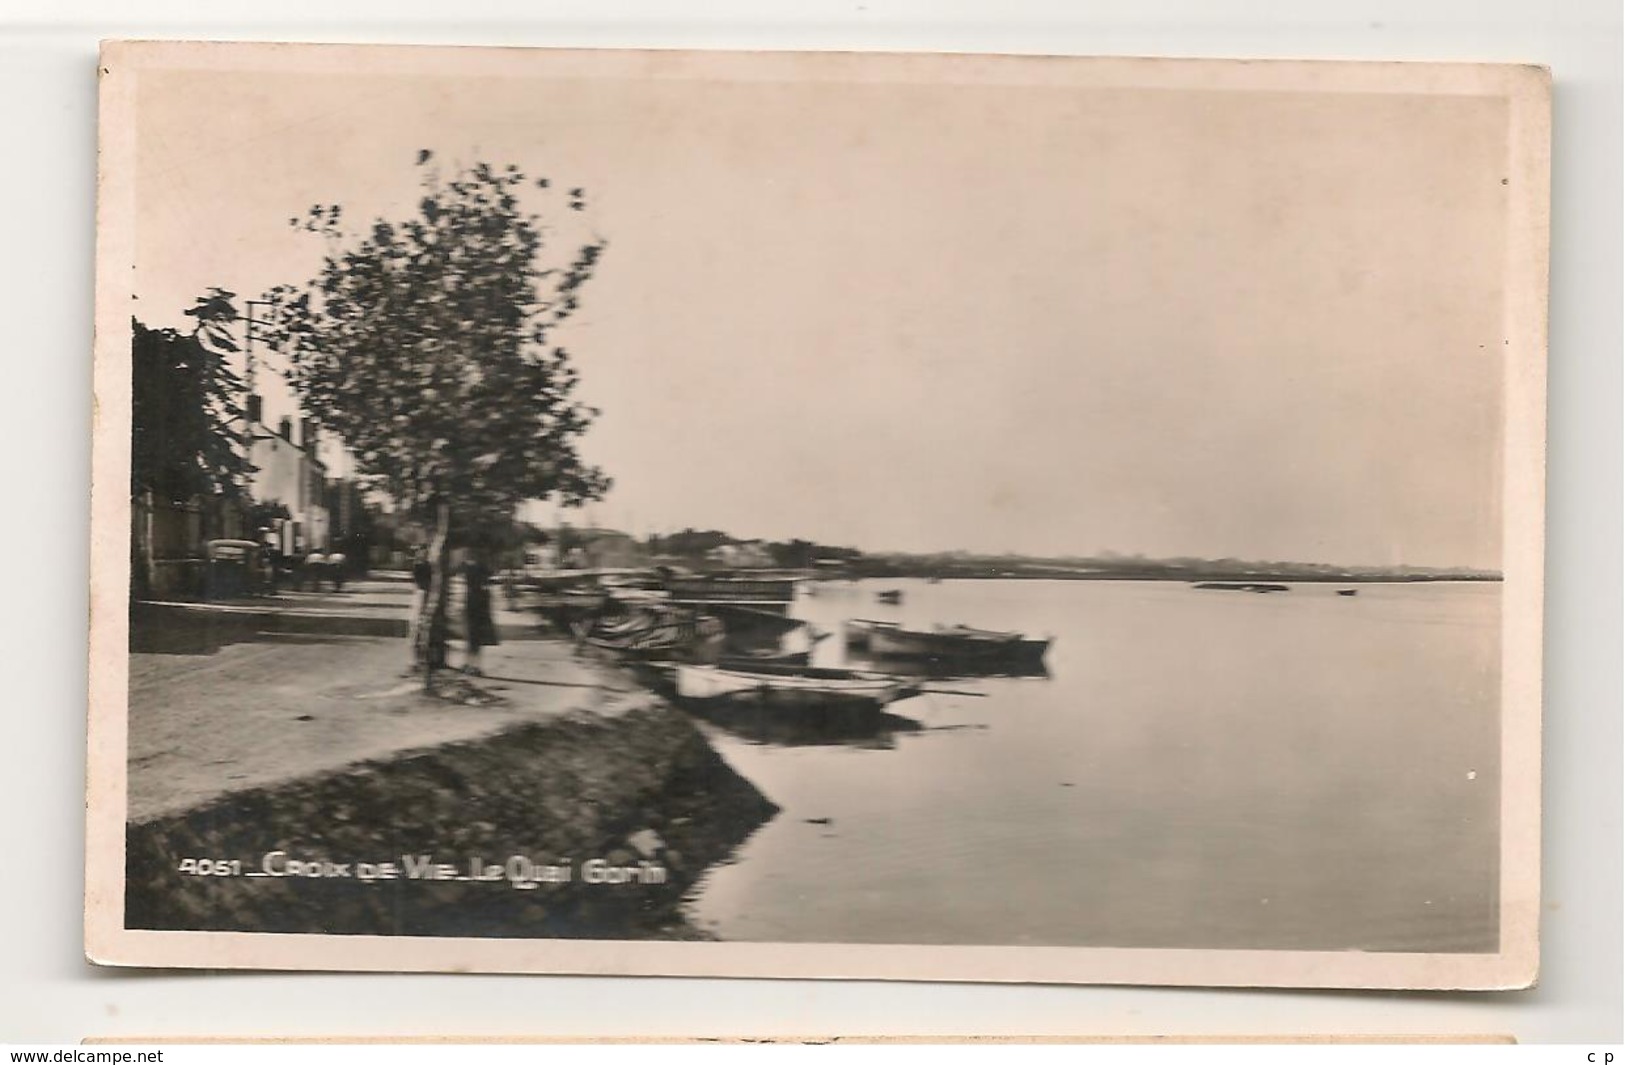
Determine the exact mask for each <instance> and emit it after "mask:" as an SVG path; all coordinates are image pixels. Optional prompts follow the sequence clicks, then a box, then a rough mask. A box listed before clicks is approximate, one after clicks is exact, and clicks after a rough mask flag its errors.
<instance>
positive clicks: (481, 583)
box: [463, 551, 498, 677]
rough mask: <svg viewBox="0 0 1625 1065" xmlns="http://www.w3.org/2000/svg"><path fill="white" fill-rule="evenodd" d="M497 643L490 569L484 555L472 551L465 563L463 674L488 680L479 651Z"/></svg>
mask: <svg viewBox="0 0 1625 1065" xmlns="http://www.w3.org/2000/svg"><path fill="white" fill-rule="evenodd" d="M497 643H498V640H497V626H496V621H495V619H494V618H493V617H492V616H491V568H490V567H489V566H487V565H486V564H485V559H484V557H483V555H482V553H481V552H478V551H471V552H470V553H469V556H468V558H467V560H466V561H464V562H463V647H464V654H463V672H464V673H468V674H471V675H473V676H476V677H483V676H485V673H484V671H483V670H481V669H480V651H481V649H483V648H486V647H494V646H496V644H497Z"/></svg>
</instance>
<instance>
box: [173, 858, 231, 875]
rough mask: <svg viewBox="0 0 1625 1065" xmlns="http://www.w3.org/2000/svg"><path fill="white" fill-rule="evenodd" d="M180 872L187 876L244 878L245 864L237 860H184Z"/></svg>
mask: <svg viewBox="0 0 1625 1065" xmlns="http://www.w3.org/2000/svg"><path fill="white" fill-rule="evenodd" d="M180 871H181V873H182V874H184V875H186V876H242V875H243V863H242V862H240V861H238V860H237V859H235V858H233V859H231V860H230V861H227V860H226V859H224V858H182V859H181V865H180Z"/></svg>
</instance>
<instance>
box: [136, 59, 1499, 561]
mask: <svg viewBox="0 0 1625 1065" xmlns="http://www.w3.org/2000/svg"><path fill="white" fill-rule="evenodd" d="M141 77H142V80H141V83H140V98H139V99H140V104H139V106H140V108H141V115H142V117H141V123H140V126H139V129H138V144H139V153H138V154H139V163H138V166H139V171H138V180H137V190H138V191H137V195H138V198H139V202H140V204H141V207H142V210H143V214H142V218H141V224H140V227H139V230H138V234H137V263H136V278H137V284H136V292H137V294H138V301H137V302H136V304H135V308H136V310H135V313H136V314H137V315H138V316H139V317H141V318H142V319H143V320H144V321H146V322H147V323H148V324H152V325H165V324H172V325H184V324H185V323H186V322H187V320H186V319H185V318H184V317H183V316H182V315H181V314H180V312H181V311H182V310H183V309H184V308H185V307H187V306H189V305H190V303H191V299H192V297H193V296H194V295H195V294H197V293H199V292H201V291H203V290H204V289H206V288H207V287H208V286H210V285H220V286H222V287H226V288H230V289H233V290H235V291H236V292H238V293H239V294H241V295H243V296H245V297H246V296H248V295H251V294H258V293H259V292H261V291H263V290H264V289H265V288H266V287H268V286H269V285H271V284H273V283H274V282H277V281H280V280H285V279H287V280H293V279H299V278H301V277H308V276H309V275H310V274H311V273H312V272H313V271H314V269H315V267H316V265H317V263H318V262H319V259H320V256H321V254H322V250H323V249H322V246H321V244H320V242H319V241H318V240H316V238H313V237H310V236H307V235H303V234H299V233H296V232H295V231H293V230H292V229H290V228H289V227H288V226H287V219H288V217H289V216H291V215H296V214H302V213H303V212H304V210H305V209H306V208H307V207H308V206H310V205H311V204H312V203H316V202H323V203H326V202H338V203H341V204H343V205H344V207H345V213H346V215H347V217H348V218H349V219H350V220H351V221H353V222H357V223H359V222H361V221H362V220H363V219H370V218H372V217H374V216H376V215H379V214H381V213H383V214H387V215H389V216H391V217H398V216H400V215H401V214H403V213H404V212H405V211H407V210H408V209H409V208H408V205H410V204H411V203H413V202H415V199H416V190H417V179H418V177H419V172H418V171H417V170H416V168H414V166H413V165H412V164H413V159H414V157H415V155H416V152H417V151H418V149H420V148H429V149H432V150H433V151H434V152H435V153H436V156H437V157H438V158H439V159H441V160H456V161H462V162H472V161H475V160H485V161H488V162H491V163H493V164H496V165H499V166H500V165H503V164H507V163H510V162H512V163H516V164H518V165H520V166H521V167H523V168H525V169H526V170H527V171H529V172H530V173H531V174H532V175H538V174H545V175H547V176H548V177H550V178H551V179H552V181H553V183H554V185H555V186H557V187H570V186H578V185H579V186H582V187H584V188H586V190H587V194H588V209H587V210H586V211H585V212H583V213H580V214H573V213H570V212H567V211H560V212H559V219H560V232H561V235H564V236H565V237H566V238H574V239H576V240H577V241H579V239H581V238H582V237H585V236H587V235H588V234H590V233H597V234H601V235H602V236H603V237H605V238H607V239H608V240H609V245H610V246H609V248H608V250H607V252H606V253H605V256H604V259H603V265H602V268H601V270H600V272H599V273H598V275H597V276H596V277H595V278H594V279H593V280H592V281H591V282H590V283H589V284H588V285H587V286H586V287H585V289H584V290H583V293H582V304H583V310H582V313H581V314H580V315H579V317H578V318H577V319H575V320H574V322H573V323H572V325H571V327H570V329H569V332H568V335H567V336H566V337H563V338H562V339H563V340H564V342H565V343H566V345H567V346H568V347H569V348H570V350H571V351H572V353H573V354H574V355H575V357H576V359H577V365H578V367H579V369H580V371H581V374H582V378H583V381H582V387H581V391H580V397H581V398H582V399H583V400H584V401H586V402H588V403H591V404H593V405H595V406H599V407H601V408H603V410H604V415H603V417H602V418H601V419H600V420H599V421H598V422H597V423H596V424H595V425H594V426H593V428H592V430H591V431H590V432H589V434H588V436H587V437H586V439H585V440H584V442H583V450H584V453H585V454H586V456H587V457H588V459H589V460H590V461H593V462H596V463H598V464H600V465H602V466H603V467H604V469H605V470H606V472H608V473H609V474H610V475H611V476H612V477H614V478H615V481H616V487H615V488H614V490H613V492H612V493H611V495H610V497H609V498H608V499H607V500H606V501H605V502H604V503H602V504H600V505H598V506H597V507H595V508H594V512H593V513H594V516H595V518H596V519H597V520H598V521H599V522H601V523H603V524H616V525H620V526H621V527H623V528H629V529H630V530H631V531H634V532H637V533H640V534H643V533H648V532H651V531H669V530H673V529H677V528H681V527H683V526H695V527H700V528H709V527H714V528H721V529H725V530H728V531H730V532H733V533H735V534H736V535H741V536H757V537H766V538H773V539H779V538H787V537H791V536H802V537H806V538H810V539H815V540H819V541H823V542H827V543H837V544H850V545H853V546H858V547H863V548H868V549H873V550H882V549H894V550H947V549H954V548H963V549H967V550H973V551H1015V552H1023V553H1033V554H1092V553H1095V552H1098V551H1101V550H1105V549H1110V550H1115V551H1118V552H1122V553H1135V552H1140V553H1144V554H1147V555H1187V554H1188V555H1199V556H1209V557H1222V556H1235V557H1245V558H1259V559H1291V560H1300V561H1330V562H1346V563H1351V564H1352V563H1371V564H1392V563H1409V564H1415V565H1462V566H1481V567H1489V568H1498V567H1499V565H1500V514H1501V511H1500V469H1501V428H1500V426H1501V418H1502V410H1501V407H1502V401H1503V384H1502V373H1501V361H1500V360H1501V356H1502V352H1501V345H1502V343H1503V336H1504V334H1503V331H1502V330H1503V326H1502V310H1501V307H1502V292H1501V285H1502V276H1503V271H1504V265H1505V264H1504V260H1505V255H1506V234H1505V226H1504V219H1503V215H1504V208H1505V201H1506V196H1507V190H1506V189H1505V188H1504V187H1503V186H1502V184H1501V178H1502V177H1503V176H1504V175H1505V158H1506V153H1507V139H1506V138H1507V118H1506V110H1505V107H1504V104H1503V103H1502V102H1500V101H1497V100H1492V99H1487V98H1474V97H1464V96H1391V95H1377V94H1361V95H1354V94H1350V95H1330V94H1310V93H1273V94H1262V93H1243V92H1224V93H1218V92H1214V93H1197V92H1189V91H1173V90H1157V89H1100V88H1089V89H1080V88H1066V87H1058V86H1039V85H990V84H971V85H957V86H954V85H921V84H908V83H889V84H888V83H870V84H851V85H840V84H831V83H797V82H789V81H786V82H770V81H769V82H762V81H756V82H734V81H728V80H720V79H719V80H711V81H692V80H688V81H671V80H660V81H657V80H641V79H580V80H552V79H543V78H535V79H514V78H483V79H481V78H461V79H455V78H445V77H435V78H428V77H421V78H406V77H398V76H389V77H386V76H367V75H313V74H310V73H301V74H296V75H295V74H256V75H252V76H249V75H244V74H230V73H211V72H192V73H185V74H180V73H176V74H159V73H150V72H149V73H143V74H142V75H141ZM549 202H551V203H552V204H553V205H555V206H562V204H561V203H560V202H559V201H544V200H538V201H537V203H536V206H538V207H546V206H548V204H549ZM280 413H282V411H281V410H280V409H279V408H278V405H277V404H276V403H272V404H271V406H270V409H268V411H267V416H268V419H270V420H273V421H274V419H275V417H276V416H277V415H278V414H280Z"/></svg>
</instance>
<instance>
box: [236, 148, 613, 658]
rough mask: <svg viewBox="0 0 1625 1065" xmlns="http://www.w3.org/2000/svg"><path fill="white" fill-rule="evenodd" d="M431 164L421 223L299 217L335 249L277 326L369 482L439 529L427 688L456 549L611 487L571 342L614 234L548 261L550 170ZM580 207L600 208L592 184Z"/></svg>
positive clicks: (433, 555)
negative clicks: (354, 227) (353, 227)
mask: <svg viewBox="0 0 1625 1065" xmlns="http://www.w3.org/2000/svg"><path fill="white" fill-rule="evenodd" d="M432 158H433V156H432V154H431V153H430V152H428V151H422V152H419V153H418V159H417V165H418V166H419V167H420V168H422V172H423V176H422V195H421V198H420V200H419V202H418V205H417V210H416V211H415V212H413V213H411V214H410V215H409V216H408V217H405V218H401V219H398V220H394V221H390V220H385V219H377V220H375V221H374V222H373V223H372V224H371V225H370V226H367V227H365V228H364V229H362V230H359V231H356V232H349V231H346V230H345V229H344V228H343V223H342V222H341V215H342V210H341V208H340V207H339V206H338V205H336V204H334V205H328V206H321V205H318V206H315V207H312V208H311V209H310V210H309V212H307V214H306V216H305V217H304V218H303V219H297V218H296V219H290V220H289V221H290V223H291V224H292V225H294V226H295V227H297V228H300V229H303V230H306V231H308V232H311V233H315V234H319V235H321V236H323V237H324V238H326V240H327V241H328V254H327V257H326V259H325V261H324V263H323V265H322V268H321V270H320V272H319V273H318V274H317V276H316V277H315V278H313V279H311V280H310V281H308V282H305V283H303V284H298V285H281V286H278V287H277V288H275V289H273V290H272V292H271V293H270V294H269V299H270V300H271V302H272V304H273V311H272V318H273V324H272V326H271V328H270V329H269V330H268V339H269V340H270V342H271V344H272V345H273V346H274V347H275V348H277V349H278V350H280V351H281V352H282V353H283V354H284V355H285V356H286V357H287V360H288V365H289V373H288V376H289V381H290V383H291V384H292V385H293V387H294V388H295V389H296V390H297V391H298V393H299V394H300V397H301V400H302V402H303V403H304V405H305V407H306V409H307V410H308V411H309V412H310V413H311V414H312V415H313V416H314V417H315V418H316V419H317V420H318V422H320V424H321V425H322V426H323V427H324V428H326V429H328V430H330V431H332V432H333V433H335V434H336V435H337V437H338V438H339V439H340V440H341V441H342V442H343V443H344V445H345V446H346V447H347V448H348V449H349V450H350V452H351V453H352V454H353V455H354V458H355V461H356V465H357V469H358V472H359V473H360V474H361V475H362V477H363V479H364V480H366V481H367V482H368V484H369V485H370V486H372V487H377V488H381V489H383V490H385V491H387V492H388V493H389V495H390V496H392V497H393V498H394V499H395V501H396V503H397V504H398V505H399V506H401V507H402V508H403V509H405V510H407V511H408V512H409V513H411V514H413V515H414V516H416V517H418V518H420V519H422V520H425V521H427V522H431V523H432V524H433V526H434V528H435V535H434V540H433V543H432V545H431V548H430V559H429V561H430V564H431V567H432V574H433V576H432V578H431V582H430V590H429V594H428V595H427V596H426V597H425V606H424V616H423V617H422V618H421V619H420V622H421V623H420V624H419V626H418V631H419V632H420V633H421V636H420V643H419V646H418V647H416V648H414V653H415V654H416V656H417V659H418V661H419V662H420V663H422V664H423V666H424V670H425V684H426V685H432V682H433V669H434V664H435V663H438V662H443V661H444V650H445V642H446V631H447V625H446V603H447V592H448V588H449V584H448V581H447V568H448V562H449V557H450V555H449V552H450V547H451V544H452V542H453V541H454V540H456V541H459V542H464V543H473V542H476V541H478V540H479V539H480V537H481V536H482V534H483V532H484V531H485V530H490V529H493V528H496V527H499V526H503V525H506V523H507V522H508V521H509V520H511V518H512V517H513V514H514V511H515V508H516V507H517V506H518V504H519V503H520V502H521V501H523V500H526V499H547V498H550V497H552V498H557V499H559V500H560V501H561V502H563V503H565V504H566V505H581V504H583V503H585V502H588V501H590V500H593V499H597V498H600V497H601V496H602V495H603V493H604V492H605V491H606V490H607V489H608V487H609V483H610V482H609V479H608V478H607V477H605V476H604V475H603V473H602V472H601V471H600V470H598V469H597V468H596V467H592V466H589V465H587V464H586V463H584V462H583V461H582V459H581V457H580V455H579V454H578V452H577V449H576V442H577V440H578V438H579V437H580V436H581V435H582V434H583V433H584V432H585V431H586V429H587V427H588V426H589V425H590V424H591V422H592V420H593V418H594V417H595V416H596V414H597V411H594V410H591V409H590V408H588V407H585V406H583V405H582V404H581V403H579V402H577V401H576V400H575V399H573V398H572V397H573V393H574V390H575V388H576V384H577V381H578V375H577V372H576V370H575V368H574V366H573V365H572V363H571V359H570V355H569V353H568V352H567V351H566V350H565V349H564V348H563V347H560V346H558V345H557V344H555V343H554V332H555V331H556V330H557V329H558V327H559V326H560V325H561V324H563V323H564V322H565V321H566V320H567V319H569V318H570V317H571V316H572V315H574V314H575V312H576V310H577V309H578V306H579V299H580V292H581V288H582V286H583V285H585V284H586V282H587V281H588V280H589V279H590V278H591V277H592V274H593V271H594V269H595V268H596V266H597V264H598V261H599V257H600V256H601V255H602V253H603V251H604V248H605V246H606V245H605V242H604V241H603V240H602V239H598V238H593V239H589V240H586V241H585V242H583V243H580V244H579V245H577V246H576V247H575V248H574V250H573V252H571V253H570V254H568V255H565V256H564V257H562V258H561V259H560V260H559V261H557V262H556V263H554V264H552V265H549V264H547V263H544V259H543V256H544V253H546V252H548V251H549V250H550V249H549V243H550V241H551V240H553V239H554V238H555V234H554V232H553V230H551V229H550V228H549V227H548V226H547V225H545V224H544V223H543V220H542V218H541V217H540V216H539V215H537V214H535V213H533V212H531V211H530V210H529V209H528V208H526V207H525V205H524V204H523V202H522V200H521V198H522V197H525V196H539V195H544V193H542V192H540V191H539V190H545V189H547V188H548V187H549V182H548V180H547V179H546V178H540V179H537V180H535V181H532V180H531V179H529V178H527V177H526V176H525V174H524V173H523V172H521V171H520V169H519V168H518V167H516V166H508V167H505V168H503V169H500V170H499V169H497V168H495V167H492V166H490V165H489V164H486V163H479V164H477V165H475V166H473V167H471V168H468V169H466V170H461V171H459V172H457V173H455V174H454V175H452V176H451V177H450V178H449V179H444V178H442V177H441V175H440V174H439V172H438V170H437V169H436V168H435V166H434V165H433V164H432V163H431V160H432ZM568 206H569V208H570V209H572V210H574V211H580V210H582V209H583V208H584V206H585V199H584V195H583V193H582V190H580V189H571V190H570V191H569V194H568Z"/></svg>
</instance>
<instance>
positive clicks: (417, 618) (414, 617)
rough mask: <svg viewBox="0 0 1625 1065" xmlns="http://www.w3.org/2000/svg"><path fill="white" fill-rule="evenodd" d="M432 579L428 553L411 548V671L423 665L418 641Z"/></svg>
mask: <svg viewBox="0 0 1625 1065" xmlns="http://www.w3.org/2000/svg"><path fill="white" fill-rule="evenodd" d="M433 579H434V569H433V568H432V567H431V566H430V565H429V555H428V552H426V551H424V550H423V548H421V547H414V548H412V613H411V621H410V625H409V628H408V629H407V634H406V650H407V654H408V655H409V656H410V657H411V660H412V668H413V670H417V669H420V668H422V665H423V658H422V655H421V654H420V653H419V652H420V650H421V649H420V648H419V647H418V640H419V638H420V635H419V634H420V633H421V632H422V631H423V604H424V601H425V600H427V599H428V598H429V582H430V581H431V580H433ZM440 664H441V663H436V665H440Z"/></svg>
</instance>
